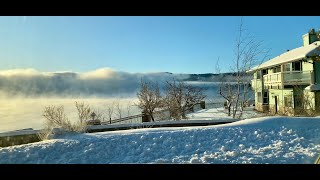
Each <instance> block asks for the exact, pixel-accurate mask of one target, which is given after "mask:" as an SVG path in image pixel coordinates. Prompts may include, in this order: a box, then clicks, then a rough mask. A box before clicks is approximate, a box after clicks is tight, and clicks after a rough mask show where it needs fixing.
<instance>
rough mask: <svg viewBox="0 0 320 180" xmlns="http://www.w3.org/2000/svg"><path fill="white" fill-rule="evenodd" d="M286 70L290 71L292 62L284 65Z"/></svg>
mask: <svg viewBox="0 0 320 180" xmlns="http://www.w3.org/2000/svg"><path fill="white" fill-rule="evenodd" d="M284 71H290V63H288V64H285V65H284Z"/></svg>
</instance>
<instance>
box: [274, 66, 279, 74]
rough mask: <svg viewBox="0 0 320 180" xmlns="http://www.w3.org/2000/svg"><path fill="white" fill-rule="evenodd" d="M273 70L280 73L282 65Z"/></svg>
mask: <svg viewBox="0 0 320 180" xmlns="http://www.w3.org/2000/svg"><path fill="white" fill-rule="evenodd" d="M272 70H273V73H278V72H281V67H280V66H276V67H274V68H273V69H272Z"/></svg>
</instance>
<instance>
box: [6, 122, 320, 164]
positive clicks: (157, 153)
mask: <svg viewBox="0 0 320 180" xmlns="http://www.w3.org/2000/svg"><path fill="white" fill-rule="evenodd" d="M319 153H320V117H317V118H289V117H266V118H255V119H248V120H242V121H238V122H235V123H231V124H224V125H216V126H205V127H179V128H155V129H136V130H124V131H114V132H103V133H92V134H76V135H67V136H64V137H61V138H58V139H54V140H48V141H44V142H39V143H33V144H26V145H20V146H13V147H6V148H0V163H93V164H96V163H314V161H315V159H316V158H317V156H318V155H319Z"/></svg>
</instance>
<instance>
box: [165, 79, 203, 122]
mask: <svg viewBox="0 0 320 180" xmlns="http://www.w3.org/2000/svg"><path fill="white" fill-rule="evenodd" d="M165 92H166V96H165V104H166V106H167V108H168V109H169V111H170V116H171V117H173V118H175V119H176V120H180V119H181V118H183V119H185V118H186V113H187V112H188V111H191V110H192V109H193V107H194V105H196V104H197V103H200V101H202V100H204V98H205V97H206V95H204V88H201V87H194V86H191V85H189V84H186V83H184V82H182V81H179V82H176V80H175V79H173V81H166V87H165Z"/></svg>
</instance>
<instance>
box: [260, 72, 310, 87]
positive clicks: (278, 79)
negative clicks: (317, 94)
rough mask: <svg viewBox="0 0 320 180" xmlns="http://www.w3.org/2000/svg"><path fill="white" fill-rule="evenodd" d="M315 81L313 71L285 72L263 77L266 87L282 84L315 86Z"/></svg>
mask: <svg viewBox="0 0 320 180" xmlns="http://www.w3.org/2000/svg"><path fill="white" fill-rule="evenodd" d="M313 81H314V80H313V71H285V72H278V73H272V74H266V75H264V76H263V82H264V84H265V85H268V84H269V85H271V84H272V85H276V84H281V83H283V84H284V85H295V84H313V83H314V82H313Z"/></svg>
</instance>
